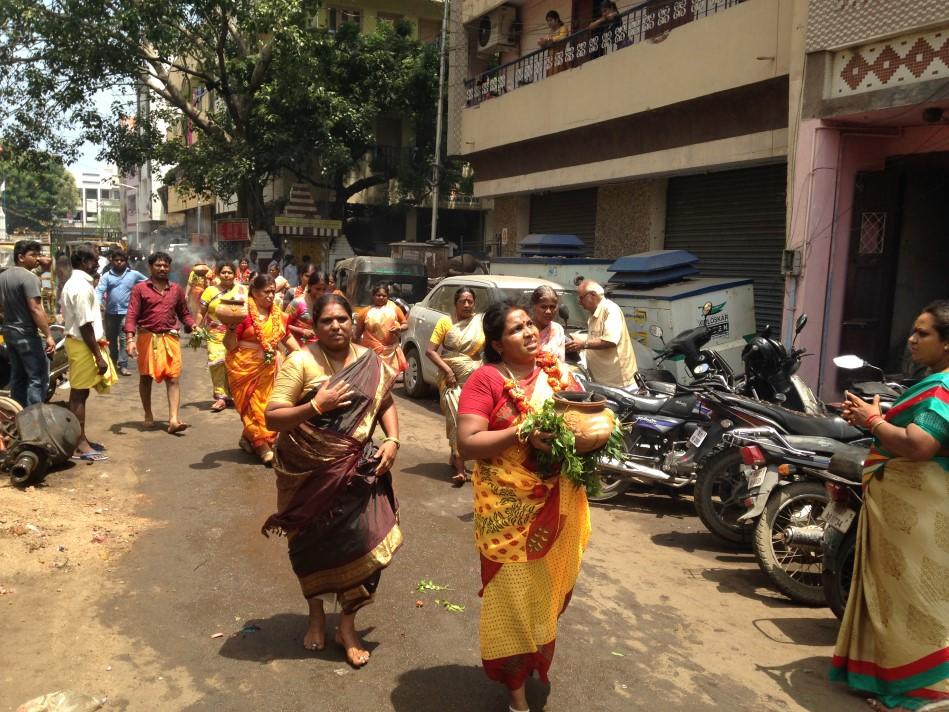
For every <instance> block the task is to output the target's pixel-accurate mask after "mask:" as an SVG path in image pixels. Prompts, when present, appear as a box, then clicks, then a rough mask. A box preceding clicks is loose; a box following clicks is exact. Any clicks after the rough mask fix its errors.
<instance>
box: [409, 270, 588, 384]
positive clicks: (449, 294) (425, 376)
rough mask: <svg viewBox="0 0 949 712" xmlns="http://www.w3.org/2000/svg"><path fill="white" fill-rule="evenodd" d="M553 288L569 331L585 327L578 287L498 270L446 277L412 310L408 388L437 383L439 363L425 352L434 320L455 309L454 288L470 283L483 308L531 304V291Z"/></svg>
mask: <svg viewBox="0 0 949 712" xmlns="http://www.w3.org/2000/svg"><path fill="white" fill-rule="evenodd" d="M541 285H546V286H548V287H551V288H553V290H554V291H556V292H557V293H558V294H559V295H560V310H561V313H562V315H565V317H566V318H565V319H564V318H561V319H560V322H561V323H562V324H563V325H564V328H565V329H566V330H567V331H568V333H572V332H575V331H582V330H585V329H586V325H587V313H586V312H585V311H583V309H582V307H581V306H580V301H579V300H578V299H577V290H576V289H575V288H573V287H571V288H569V289H568V288H566V287H564V286H563V285H561V284H557V283H556V282H549V281H547V280H546V279H534V278H531V277H508V276H504V275H499V274H477V275H474V274H473V275H466V276H463V277H446V278H445V279H443V280H442V281H441V282H439V283H438V284H436V285H435V288H434V289H432V291H431V292H429V293H428V295H426V297H425V298H424V299H423V300H422V301H420V302H418V303H417V304H416V305H415V306H413V307H412V309H411V311H410V312H409V328H408V329H407V330H406V331H405V333H404V334H403V335H402V349H403V351H404V352H405V359H406V361H408V368H407V369H406V371H405V382H404V385H405V392H406V394H408V395H409V396H412V397H413V398H421V397H423V396H425V395H426V394H427V393H429V391H430V390H431V389H432V388H433V387H434V386H435V382H436V379H437V376H438V367H437V366H435V364H434V363H432V362H431V360H429V359H428V358H427V357H426V356H425V349H426V347H427V346H428V343H429V341H430V340H431V338H432V332H433V331H434V330H435V324H436V323H438V320H439V319H441V318H442V317H443V316H450V315H451V314H452V313H453V312H454V308H455V304H454V299H455V292H456V291H457V290H458V288H459V287H469V288H471V290H472V291H473V292H474V295H475V309H476V310H477V311H478V312H479V313H480V312H484V311H485V310H486V309H487V308H488V307H489V306H490V305H491V304H493V303H495V302H499V301H503V300H505V299H511V300H513V301H515V302H518V303H520V304H523V305H524V306H525V307H527V308H528V309H529V308H530V297H531V293H532V292H533V291H534V290H535V289H536V288H537V287H539V286H541Z"/></svg>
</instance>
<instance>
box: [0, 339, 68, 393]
mask: <svg viewBox="0 0 949 712" xmlns="http://www.w3.org/2000/svg"><path fill="white" fill-rule="evenodd" d="M49 328H50V331H51V332H52V334H53V339H54V340H55V341H56V350H55V352H54V353H53V356H52V358H51V359H50V362H49V386H48V387H47V388H46V396H45V397H44V399H43V400H44V401H46V402H47V403H49V401H51V400H52V399H53V396H54V395H55V393H56V389H57V388H59V386H60V385H61V384H62V383H63V382H64V381H66V380H67V379H68V378H69V358H68V357H67V356H66V329H65V327H63V326H62V325H60V324H50V326H49ZM9 388H10V356H9V354H8V352H7V345H6V344H5V343H4V342H3V336H0V391H7V390H8V389H9Z"/></svg>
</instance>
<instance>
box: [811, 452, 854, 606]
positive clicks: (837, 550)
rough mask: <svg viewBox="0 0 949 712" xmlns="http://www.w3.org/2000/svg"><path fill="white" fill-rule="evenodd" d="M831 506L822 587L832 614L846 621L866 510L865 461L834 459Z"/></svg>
mask: <svg viewBox="0 0 949 712" xmlns="http://www.w3.org/2000/svg"><path fill="white" fill-rule="evenodd" d="M824 488H825V489H826V490H827V497H828V500H829V502H828V505H827V506H826V507H825V508H824V512H823V517H822V519H823V521H824V524H825V526H824V528H823V531H822V532H821V555H822V559H823V564H824V565H823V570H822V571H821V584H822V586H823V589H824V598H825V600H826V601H827V605H828V606H830V610H832V611H833V612H834V615H835V616H837V617H838V618H843V616H844V609H845V608H846V607H847V598H848V596H849V595H850V585H851V582H852V581H853V565H854V553H855V550H856V547H857V521H858V519H859V514H860V509H861V508H862V507H863V459H859V458H857V457H846V456H841V457H834V458H832V459H831V463H830V466H829V467H828V477H827V478H826V480H825V482H824Z"/></svg>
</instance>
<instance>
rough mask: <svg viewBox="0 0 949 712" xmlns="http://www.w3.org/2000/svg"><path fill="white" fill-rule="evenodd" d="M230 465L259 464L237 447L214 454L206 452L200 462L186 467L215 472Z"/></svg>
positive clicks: (254, 458)
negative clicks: (222, 466)
mask: <svg viewBox="0 0 949 712" xmlns="http://www.w3.org/2000/svg"><path fill="white" fill-rule="evenodd" d="M226 463H231V464H235V465H253V464H255V463H259V460H258V459H257V458H256V457H255V456H253V455H249V454H248V453H246V452H244V451H243V450H241V449H240V448H239V447H235V448H231V449H228V450H217V451H216V452H206V453H204V455H203V456H202V458H201V461H200V462H193V463H191V464H190V465H188V467H190V468H191V469H192V470H216V469H217V468H219V467H220V466H221V465H222V464H226Z"/></svg>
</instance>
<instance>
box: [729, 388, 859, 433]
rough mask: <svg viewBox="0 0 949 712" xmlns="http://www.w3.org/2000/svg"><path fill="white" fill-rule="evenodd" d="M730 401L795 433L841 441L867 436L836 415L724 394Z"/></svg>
mask: <svg viewBox="0 0 949 712" xmlns="http://www.w3.org/2000/svg"><path fill="white" fill-rule="evenodd" d="M722 397H723V398H724V399H725V400H727V401H728V402H730V403H732V404H733V405H735V406H738V407H740V408H745V409H747V410H750V411H752V412H753V413H756V414H759V415H762V416H764V417H765V418H769V419H771V420H773V421H774V422H776V423H777V424H778V425H780V426H781V427H782V428H784V429H785V430H786V431H787V432H789V433H792V434H794V435H813V436H819V437H825V438H831V439H832V440H839V441H841V442H845V443H846V442H850V441H852V440H859V439H860V438H863V437H865V435H864V433H863V432H862V431H860V430H858V429H857V428H854V427H852V426H851V425H849V424H848V423H847V421H846V420H844V419H843V418H841V417H840V416H836V415H833V416H831V415H807V414H805V413H798V412H797V411H796V410H790V409H788V408H784V407H782V406H779V405H776V404H774V403H766V402H764V401H759V400H755V399H753V398H745V397H742V396H734V395H730V394H723V395H722Z"/></svg>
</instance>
